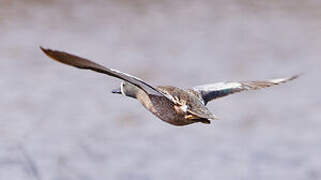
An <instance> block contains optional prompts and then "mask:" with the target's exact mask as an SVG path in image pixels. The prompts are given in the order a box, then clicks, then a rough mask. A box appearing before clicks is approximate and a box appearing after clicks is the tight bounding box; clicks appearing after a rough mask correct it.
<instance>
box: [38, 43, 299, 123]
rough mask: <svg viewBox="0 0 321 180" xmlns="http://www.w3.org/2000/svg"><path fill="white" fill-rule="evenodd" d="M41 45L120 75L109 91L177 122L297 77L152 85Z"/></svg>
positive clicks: (206, 119) (205, 115) (68, 60)
mask: <svg viewBox="0 0 321 180" xmlns="http://www.w3.org/2000/svg"><path fill="white" fill-rule="evenodd" d="M40 48H41V50H42V51H43V52H44V53H45V54H46V55H47V56H49V57H50V58H52V59H54V60H56V61H58V62H61V63H64V64H67V65H70V66H74V67H77V68H80V69H89V70H93V71H96V72H99V73H103V74H107V75H110V76H113V77H116V78H119V79H122V80H123V81H124V82H122V83H121V86H120V88H119V89H117V90H114V91H112V92H113V93H118V94H123V95H125V96H128V97H132V98H136V99H137V100H138V101H140V102H141V103H142V105H143V106H144V107H145V108H146V109H148V110H149V111H151V112H152V113H153V114H154V115H156V116H157V117H158V118H160V119H162V120H163V121H165V122H167V123H170V124H173V125H176V126H183V125H188V124H192V123H195V122H202V123H206V124H209V123H210V122H211V121H210V120H215V119H217V118H216V117H215V116H214V115H213V114H212V113H211V112H210V111H209V110H208V109H207V107H206V106H205V105H206V104H207V103H208V102H209V101H211V100H213V99H216V98H219V97H223V96H226V95H229V94H233V93H235V92H240V91H243V90H251V89H261V88H266V87H269V86H272V85H278V84H280V83H284V82H287V81H290V80H293V79H296V78H297V77H298V76H292V77H290V78H282V79H274V80H268V81H244V82H222V83H215V84H207V85H202V86H196V87H194V88H192V89H180V88H177V87H174V86H157V87H154V86H152V85H150V84H148V83H146V82H144V81H143V80H141V79H139V78H137V77H134V76H132V75H129V74H126V73H122V72H120V71H118V70H114V69H110V68H106V67H104V66H102V65H99V64H97V63H94V62H92V61H90V60H88V59H85V58H82V57H78V56H75V55H72V54H69V53H66V52H62V51H55V50H50V49H44V48H42V47H40Z"/></svg>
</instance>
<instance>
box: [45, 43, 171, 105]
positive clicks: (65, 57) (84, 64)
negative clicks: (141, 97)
mask: <svg viewBox="0 0 321 180" xmlns="http://www.w3.org/2000/svg"><path fill="white" fill-rule="evenodd" d="M40 49H41V50H42V51H43V52H44V53H45V54H46V55H47V56H49V57H50V58H52V59H54V60H56V61H58V62H61V63H64V64H67V65H70V66H74V67H77V68H80V69H89V70H92V71H96V72H99V73H103V74H107V75H109V76H113V77H116V78H119V79H122V80H124V81H127V82H129V83H131V84H133V85H135V86H136V87H138V88H140V89H142V90H143V91H145V92H146V93H147V94H153V95H158V96H165V97H166V98H167V99H169V100H170V101H171V102H174V101H173V97H172V96H171V95H170V94H165V93H163V92H161V91H159V90H157V89H156V88H155V87H153V86H151V85H149V84H147V83H146V82H144V81H143V80H141V79H139V78H137V77H134V76H132V75H129V74H126V73H123V72H120V71H118V70H115V69H110V68H106V67H104V66H102V65H99V64H97V63H95V62H92V61H90V60H88V59H85V58H81V57H78V56H75V55H72V54H69V53H66V52H62V51H56V50H51V49H45V48H42V47H40Z"/></svg>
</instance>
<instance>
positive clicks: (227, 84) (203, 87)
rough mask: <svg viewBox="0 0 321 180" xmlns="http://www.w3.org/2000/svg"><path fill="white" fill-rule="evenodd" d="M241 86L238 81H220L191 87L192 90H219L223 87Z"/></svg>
mask: <svg viewBox="0 0 321 180" xmlns="http://www.w3.org/2000/svg"><path fill="white" fill-rule="evenodd" d="M241 86H242V84H241V83H239V82H220V83H215V84H208V85H201V86H196V87H194V88H193V90H202V91H220V90H224V89H234V88H240V87H241Z"/></svg>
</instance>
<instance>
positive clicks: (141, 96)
mask: <svg viewBox="0 0 321 180" xmlns="http://www.w3.org/2000/svg"><path fill="white" fill-rule="evenodd" d="M158 89H159V90H161V91H163V92H166V93H169V94H171V95H172V96H174V97H177V98H178V101H179V102H181V103H183V104H186V105H187V106H188V107H189V108H190V109H192V110H193V109H195V110H196V109H203V108H206V107H205V106H204V105H202V102H201V101H200V100H199V99H197V97H196V96H195V95H193V94H191V93H188V92H187V91H185V90H182V89H179V88H176V87H172V86H159V87H158ZM136 98H137V99H138V100H139V101H140V102H141V103H142V104H143V106H144V107H145V108H147V109H148V110H150V111H151V112H152V113H153V114H154V115H156V116H157V117H158V118H160V119H161V120H163V121H165V122H168V123H170V124H173V125H176V126H183V125H188V124H192V123H195V122H203V123H206V124H209V123H210V121H209V120H207V118H206V117H207V116H210V115H211V114H209V113H210V112H209V111H208V110H207V108H206V110H207V111H206V110H203V111H201V112H202V113H203V112H207V114H203V115H200V116H201V117H199V116H197V115H195V114H192V113H191V112H183V111H182V110H181V109H180V107H179V105H175V104H174V103H173V102H171V101H169V100H168V99H167V98H165V97H163V96H155V95H147V94H146V93H145V92H144V91H139V93H138V94H137V96H136ZM198 111H200V110H198ZM202 116H204V117H202Z"/></svg>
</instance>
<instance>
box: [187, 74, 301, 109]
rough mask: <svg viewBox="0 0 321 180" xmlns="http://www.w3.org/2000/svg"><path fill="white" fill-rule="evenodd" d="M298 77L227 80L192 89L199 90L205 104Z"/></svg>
mask: <svg viewBox="0 0 321 180" xmlns="http://www.w3.org/2000/svg"><path fill="white" fill-rule="evenodd" d="M298 77H299V75H295V76H291V77H288V78H279V79H271V80H266V81H239V82H233V81H227V82H219V83H214V84H205V85H200V86H195V87H193V88H192V90H194V91H196V92H198V93H199V94H200V95H201V97H202V98H203V101H204V104H207V103H208V102H209V101H211V100H213V99H216V98H220V97H223V96H227V95H230V94H233V93H236V92H241V91H247V90H257V89H262V88H267V87H270V86H274V85H278V84H281V83H285V82H288V81H291V80H294V79H296V78H298Z"/></svg>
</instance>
